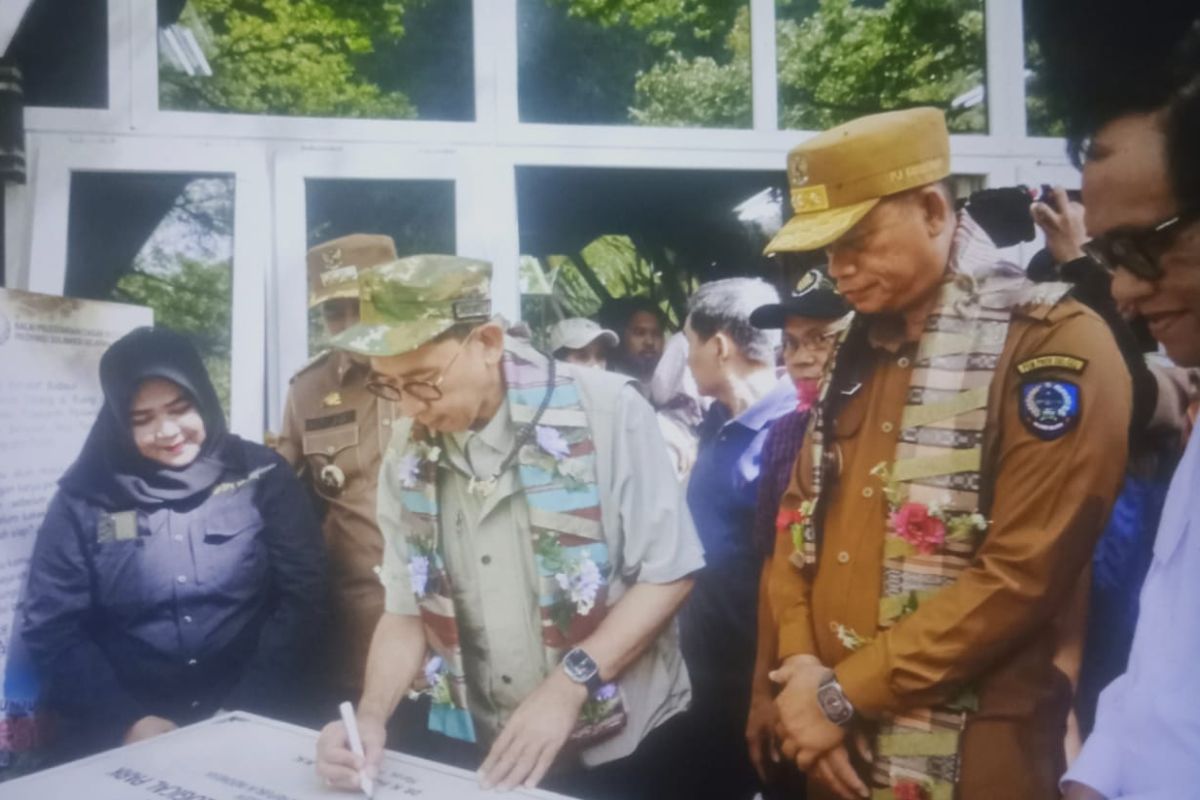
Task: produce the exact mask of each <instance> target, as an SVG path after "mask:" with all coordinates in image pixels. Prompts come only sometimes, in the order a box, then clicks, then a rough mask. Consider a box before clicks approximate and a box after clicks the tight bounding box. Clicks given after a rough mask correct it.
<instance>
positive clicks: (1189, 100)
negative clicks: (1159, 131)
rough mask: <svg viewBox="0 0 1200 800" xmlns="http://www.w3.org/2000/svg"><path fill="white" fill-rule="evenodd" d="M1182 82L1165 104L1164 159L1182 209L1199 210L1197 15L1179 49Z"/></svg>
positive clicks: (1199, 40)
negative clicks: (1166, 104)
mask: <svg viewBox="0 0 1200 800" xmlns="http://www.w3.org/2000/svg"><path fill="white" fill-rule="evenodd" d="M1177 70H1178V75H1179V78H1180V81H1181V82H1182V83H1183V86H1182V88H1181V89H1179V91H1177V92H1176V93H1175V96H1174V97H1172V98H1171V104H1170V106H1168V108H1167V119H1166V131H1167V163H1168V165H1169V166H1168V168H1169V171H1170V174H1171V183H1172V186H1173V188H1174V190H1175V197H1176V199H1177V200H1178V201H1179V205H1180V206H1182V210H1183V211H1184V213H1193V212H1197V211H1200V147H1197V142H1200V19H1198V20H1197V21H1196V22H1195V23H1193V25H1192V29H1191V31H1190V32H1189V34H1188V36H1187V37H1186V38H1185V39H1184V43H1183V46H1182V47H1181V48H1180V50H1179V56H1178V66H1177Z"/></svg>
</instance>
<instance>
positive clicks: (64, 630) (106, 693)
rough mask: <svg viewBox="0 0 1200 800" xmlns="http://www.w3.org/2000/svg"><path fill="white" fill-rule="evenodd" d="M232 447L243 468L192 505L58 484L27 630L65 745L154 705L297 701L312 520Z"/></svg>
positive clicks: (65, 749)
mask: <svg viewBox="0 0 1200 800" xmlns="http://www.w3.org/2000/svg"><path fill="white" fill-rule="evenodd" d="M238 444H239V445H240V448H236V449H235V453H237V454H238V455H240V461H241V462H242V463H241V464H239V465H236V466H233V465H231V466H228V467H227V468H226V471H225V473H224V474H223V475H222V477H221V480H220V481H219V482H218V484H217V485H216V486H214V487H213V489H212V490H211V491H208V492H205V493H204V494H203V496H202V497H201V499H200V500H199V502H196V501H192V502H190V503H189V504H188V505H182V506H167V507H155V508H146V509H136V510H132V511H128V512H124V513H111V514H110V513H107V512H105V511H104V510H103V509H101V508H99V507H97V506H96V505H94V504H92V503H90V502H89V501H87V500H85V499H83V498H81V497H79V496H77V495H74V494H72V493H70V492H68V491H65V490H62V489H60V490H59V492H58V493H57V494H56V495H55V496H54V498H53V500H52V501H51V503H50V507H49V509H48V511H47V513H46V518H45V520H44V522H43V523H42V527H41V529H40V530H39V532H38V536H37V541H36V543H35V545H34V550H33V557H32V562H31V564H30V573H29V584H28V590H27V596H26V599H25V603H24V617H23V629H22V635H23V637H24V640H25V643H26V645H27V646H28V649H29V652H30V654H31V656H32V658H33V660H34V663H35V664H36V665H37V668H38V671H39V677H40V680H41V683H42V694H43V697H42V700H43V703H44V704H45V705H46V706H47V708H48V709H49V710H50V711H52V712H54V713H56V714H57V715H59V717H60V720H61V721H60V726H59V732H60V734H62V735H63V736H62V742H61V747H60V748H59V752H60V754H61V755H70V756H77V755H82V754H84V753H87V752H91V751H95V750H98V749H102V748H105V747H111V746H115V745H117V744H120V741H121V738H122V736H123V735H124V733H125V731H126V730H127V729H128V728H129V726H130V725H132V724H133V723H134V722H136V721H137V720H138V719H140V718H141V717H143V716H146V715H150V714H153V715H156V716H161V717H165V718H167V719H170V720H172V721H173V722H175V723H176V724H179V725H183V724H186V723H189V722H193V721H196V720H199V719H202V718H204V717H207V716H210V715H212V714H213V713H214V712H216V711H217V710H218V709H222V708H224V709H233V708H239V709H246V710H257V711H261V712H266V713H270V714H273V715H276V716H281V715H282V716H289V712H294V710H295V708H296V701H297V700H298V693H299V692H301V691H302V690H304V689H305V688H306V685H305V682H304V676H305V672H306V670H305V666H306V665H307V664H309V663H311V662H312V660H313V659H312V654H311V648H312V643H313V642H314V641H316V638H315V637H316V636H317V635H318V634H319V630H320V626H321V624H322V621H323V609H324V606H325V560H324V551H323V543H322V540H321V532H320V525H319V523H318V521H317V519H316V517H315V515H314V513H313V510H312V507H311V504H310V502H309V499H308V498H307V496H306V495H305V492H304V489H303V487H302V486H301V484H300V482H299V481H298V480H297V478H296V477H295V475H294V474H293V472H292V471H291V469H290V468H289V467H288V466H287V464H286V463H285V462H284V461H283V460H282V459H281V458H280V457H279V456H278V455H276V454H275V453H273V452H272V451H270V450H268V449H267V448H265V447H262V446H260V445H256V444H251V443H249V442H244V441H239V442H238ZM238 460H239V459H238V458H236V457H235V458H234V461H238Z"/></svg>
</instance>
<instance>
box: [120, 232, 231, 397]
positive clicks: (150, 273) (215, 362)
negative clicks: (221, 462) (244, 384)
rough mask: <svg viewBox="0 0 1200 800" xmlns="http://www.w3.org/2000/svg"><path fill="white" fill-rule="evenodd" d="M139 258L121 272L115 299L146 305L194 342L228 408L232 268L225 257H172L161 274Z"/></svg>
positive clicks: (163, 322)
mask: <svg viewBox="0 0 1200 800" xmlns="http://www.w3.org/2000/svg"><path fill="white" fill-rule="evenodd" d="M149 262H150V259H139V260H138V263H137V264H135V265H134V267H133V269H132V270H130V271H129V272H127V273H125V274H124V275H123V276H121V279H120V280H119V281H118V282H117V286H116V289H115V290H114V291H113V299H114V300H119V301H121V302H125V303H136V304H137V305H143V306H149V307H150V308H152V309H154V320H155V322H156V323H157V324H159V325H165V326H167V327H169V328H172V329H173V330H176V331H178V332H180V333H182V334H184V335H185V336H187V337H188V338H189V339H191V341H192V343H193V344H194V345H196V349H197V350H199V351H200V354H201V356H202V357H203V358H204V365H205V367H207V368H208V374H209V376H210V377H211V378H212V381H213V385H214V386H215V387H216V389H217V395H218V396H219V397H220V398H221V405H222V406H223V407H224V408H225V409H226V411H228V410H229V363H230V361H229V360H230V325H231V323H232V319H231V308H232V305H231V302H230V301H231V285H230V282H231V280H232V277H233V271H232V269H231V265H230V263H229V262H228V261H224V262H212V263H205V262H202V261H198V260H195V259H192V258H187V257H182V256H176V257H175V264H174V268H173V269H171V270H170V271H169V272H165V273H164V272H161V271H160V270H158V269H156V268H154V267H153V266H151V265H150V263H149Z"/></svg>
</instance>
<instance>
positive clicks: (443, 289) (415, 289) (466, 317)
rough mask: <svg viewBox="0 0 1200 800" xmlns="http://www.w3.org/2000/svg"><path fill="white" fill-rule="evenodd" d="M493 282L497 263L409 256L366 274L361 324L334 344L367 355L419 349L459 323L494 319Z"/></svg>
mask: <svg viewBox="0 0 1200 800" xmlns="http://www.w3.org/2000/svg"><path fill="white" fill-rule="evenodd" d="M491 282H492V265H491V264H489V263H488V262H486V261H477V260H475V259H473V258H460V257H458V256H443V255H419V256H409V257H408V258H401V259H399V260H397V261H389V262H388V263H386V264H379V265H378V266H374V267H371V268H370V269H365V270H360V271H359V274H358V292H359V323H358V324H357V325H355V326H354V327H352V328H349V329H347V330H345V331H342V332H341V333H340V334H338V335H337V336H335V337H334V338H333V340H332V341H331V342H330V344H331V345H332V346H333V347H336V348H339V349H341V350H348V351H350V352H351V353H360V354H362V355H365V356H396V355H400V354H401V353H407V352H409V351H410V350H416V349H417V348H418V347H420V346H421V345H423V344H425V343H426V342H428V341H429V340H430V339H433V338H434V337H436V336H438V335H439V334H441V333H444V332H445V331H447V330H449V329H450V328H452V327H454V326H455V325H457V324H459V323H462V322H471V323H480V324H481V323H484V322H487V321H488V320H489V319H491V317H492V300H491Z"/></svg>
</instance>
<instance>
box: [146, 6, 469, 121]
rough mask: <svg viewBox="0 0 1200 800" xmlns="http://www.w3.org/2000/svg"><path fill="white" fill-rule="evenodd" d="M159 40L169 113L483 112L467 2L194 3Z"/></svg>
mask: <svg viewBox="0 0 1200 800" xmlns="http://www.w3.org/2000/svg"><path fill="white" fill-rule="evenodd" d="M158 39H159V48H158V53H159V105H160V107H161V108H163V109H172V110H180V111H217V112H221V111H228V112H238V113H243V114H279V115H285V116H302V117H363V118H375V119H436V120H470V119H474V117H475V89H474V63H473V48H472V20H471V0H405V1H404V2H389V3H364V2H361V0H298V1H297V2H291V3H278V2H274V0H246V1H245V2H237V3H230V2H228V1H227V0H189V2H188V3H187V5H186V6H185V7H184V8H183V9H182V12H181V13H180V14H179V15H178V18H177V19H176V18H174V15H168V14H165V13H164V15H163V16H162V17H160V19H159V36H158Z"/></svg>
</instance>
